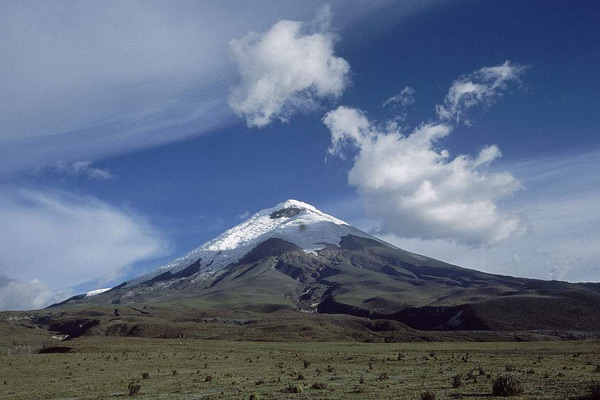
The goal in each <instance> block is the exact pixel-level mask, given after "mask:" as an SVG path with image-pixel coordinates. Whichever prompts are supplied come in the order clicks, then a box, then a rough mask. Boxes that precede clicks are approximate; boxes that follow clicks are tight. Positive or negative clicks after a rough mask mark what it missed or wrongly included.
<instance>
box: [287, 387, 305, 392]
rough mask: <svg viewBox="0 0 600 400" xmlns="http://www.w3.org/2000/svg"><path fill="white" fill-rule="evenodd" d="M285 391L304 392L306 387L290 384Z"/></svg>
mask: <svg viewBox="0 0 600 400" xmlns="http://www.w3.org/2000/svg"><path fill="white" fill-rule="evenodd" d="M285 391H286V392H288V393H302V392H304V388H303V387H302V385H288V387H287V389H285Z"/></svg>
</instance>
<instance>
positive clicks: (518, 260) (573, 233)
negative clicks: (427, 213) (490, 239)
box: [381, 175, 600, 282]
mask: <svg viewBox="0 0 600 400" xmlns="http://www.w3.org/2000/svg"><path fill="white" fill-rule="evenodd" d="M587 176H589V175H587ZM546 183H547V184H548V187H550V188H552V192H553V196H551V197H547V196H542V197H540V198H538V197H537V196H532V198H530V199H528V200H527V201H525V202H522V203H519V204H515V205H513V207H511V210H512V211H513V212H514V213H515V214H518V215H519V216H520V217H521V219H522V220H524V221H525V222H526V223H527V224H528V226H529V229H528V231H527V232H526V233H525V234H523V235H519V236H517V237H512V238H508V239H507V240H504V241H502V242H500V243H496V244H495V245H494V246H481V247H472V246H465V245H463V244H461V243H458V242H456V241H452V240H447V239H435V240H422V239H418V238H399V237H397V236H396V235H393V234H388V235H383V236H381V238H382V239H383V240H386V241H388V242H390V243H392V244H394V245H396V246H398V247H401V248H404V249H406V250H409V251H412V252H415V253H420V254H425V255H427V256H429V257H433V258H437V259H440V260H443V261H446V262H450V263H452V264H456V265H460V266H462V267H468V268H474V269H478V270H481V271H486V272H492V273H497V274H503V275H512V276H524V277H528V278H537V279H556V280H568V281H571V282H576V281H595V282H597V281H599V280H600V266H598V260H599V259H600V233H599V232H598V229H597V226H598V224H600V194H598V193H596V194H595V195H589V196H583V197H581V196H580V195H579V194H576V193H565V192H564V190H563V186H561V185H559V184H556V181H552V180H550V179H548V180H546ZM565 194H566V196H565Z"/></svg>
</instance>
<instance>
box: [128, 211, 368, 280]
mask: <svg viewBox="0 0 600 400" xmlns="http://www.w3.org/2000/svg"><path fill="white" fill-rule="evenodd" d="M286 208H299V209H300V212H299V213H297V214H295V215H293V216H290V217H288V216H281V217H277V218H271V214H273V213H274V212H276V211H280V210H283V209H286ZM349 234H352V235H355V236H362V237H368V238H372V236H370V235H367V234H366V233H364V232H362V231H360V230H358V229H356V228H354V227H352V226H350V225H348V224H347V223H346V222H344V221H342V220H340V219H338V218H335V217H332V216H331V215H328V214H325V213H323V212H321V211H319V210H317V209H316V208H315V207H314V206H312V205H310V204H307V203H303V202H301V201H298V200H287V201H284V202H282V203H279V204H277V205H276V206H275V207H272V208H267V209H264V210H262V211H259V212H257V213H256V214H254V215H252V216H251V217H250V218H248V219H247V220H246V221H244V222H242V223H241V224H239V225H237V226H235V227H233V228H231V229H229V230H227V231H226V232H224V233H223V234H221V235H219V236H217V237H216V238H215V239H213V240H210V241H208V242H206V243H204V244H203V245H202V246H200V247H198V248H197V249H195V250H192V251H191V252H189V253H188V254H186V255H185V256H183V257H180V258H178V259H176V260H174V261H172V262H170V263H168V264H166V265H163V266H161V267H159V268H158V269H156V270H155V271H153V272H150V273H149V274H146V275H142V276H140V277H138V278H135V279H133V280H131V281H129V282H128V283H127V286H132V285H135V284H138V283H141V282H144V281H147V280H149V279H152V278H154V277H155V276H157V275H160V274H163V273H165V272H167V271H171V273H175V272H178V271H181V270H182V269H184V268H186V267H188V266H189V265H191V264H192V263H194V262H196V261H197V260H201V261H200V268H201V271H202V270H204V271H205V272H206V271H209V270H210V271H219V270H220V269H222V268H224V267H226V266H227V265H229V264H232V263H235V262H237V261H239V260H240V259H241V258H242V257H244V256H245V255H246V254H247V253H248V252H249V251H250V250H252V249H253V248H255V247H256V246H258V245H259V244H260V243H262V242H264V241H265V240H267V239H271V238H277V239H282V240H285V241H287V242H290V243H293V244H295V245H296V246H298V247H300V248H301V249H303V250H304V251H305V252H316V251H317V250H321V249H323V248H324V247H325V246H327V245H335V246H339V244H340V240H341V238H342V237H344V236H347V235H349Z"/></svg>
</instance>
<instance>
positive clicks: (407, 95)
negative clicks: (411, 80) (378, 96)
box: [382, 86, 416, 107]
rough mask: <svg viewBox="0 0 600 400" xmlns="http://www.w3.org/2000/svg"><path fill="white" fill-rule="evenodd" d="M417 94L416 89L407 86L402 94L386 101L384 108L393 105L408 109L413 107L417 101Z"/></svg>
mask: <svg viewBox="0 0 600 400" xmlns="http://www.w3.org/2000/svg"><path fill="white" fill-rule="evenodd" d="M415 93H416V92H415V89H413V88H411V87H410V86H406V87H405V88H404V89H402V91H401V92H400V93H398V94H397V95H395V96H392V97H390V98H389V99H387V100H386V101H384V102H383V104H382V107H386V106H391V105H400V106H402V107H406V106H408V105H411V104H413V103H415V101H416V99H415Z"/></svg>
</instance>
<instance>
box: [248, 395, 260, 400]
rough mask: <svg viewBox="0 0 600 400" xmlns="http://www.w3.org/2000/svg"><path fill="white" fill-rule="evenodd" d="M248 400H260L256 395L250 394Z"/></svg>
mask: <svg viewBox="0 0 600 400" xmlns="http://www.w3.org/2000/svg"><path fill="white" fill-rule="evenodd" d="M248 400H260V396H259V395H258V394H256V393H252V394H251V395H250V397H248Z"/></svg>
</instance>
